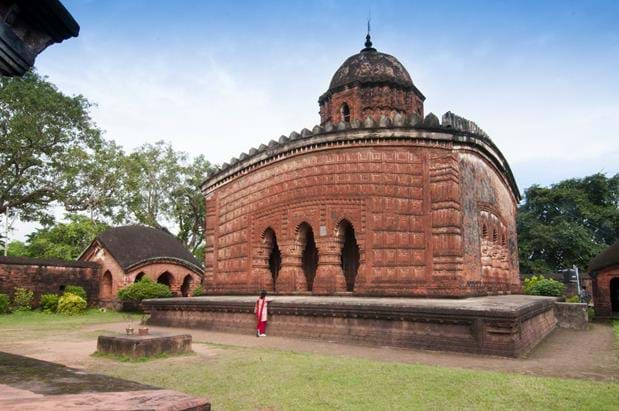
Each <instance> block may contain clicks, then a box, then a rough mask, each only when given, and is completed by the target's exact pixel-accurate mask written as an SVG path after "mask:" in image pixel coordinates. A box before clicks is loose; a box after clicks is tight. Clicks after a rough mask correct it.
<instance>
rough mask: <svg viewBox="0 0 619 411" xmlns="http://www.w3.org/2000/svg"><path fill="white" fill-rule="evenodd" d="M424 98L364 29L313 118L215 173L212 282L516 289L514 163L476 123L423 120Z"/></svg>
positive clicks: (215, 288)
mask: <svg viewBox="0 0 619 411" xmlns="http://www.w3.org/2000/svg"><path fill="white" fill-rule="evenodd" d="M424 100H425V97H424V95H423V94H422V93H421V92H420V91H419V89H418V88H417V87H416V86H415V85H414V83H413V81H412V79H411V76H410V75H409V73H408V71H407V70H406V68H405V67H404V66H403V65H402V64H401V63H400V62H399V61H398V60H397V59H396V58H395V57H393V56H391V55H388V54H385V53H381V52H378V51H377V50H376V49H375V48H373V47H372V43H371V41H370V39H369V36H368V38H367V41H366V47H365V48H364V49H363V50H361V52H359V53H357V54H355V55H353V56H352V57H350V58H348V59H347V60H346V61H345V62H344V63H343V64H342V65H341V67H340V68H339V69H338V70H337V71H336V72H335V74H334V76H333V79H332V80H331V84H330V86H329V89H328V90H327V91H326V92H325V93H324V94H323V95H322V96H320V98H319V105H320V117H321V122H320V125H319V126H315V127H314V128H313V129H312V130H308V129H303V130H302V131H300V132H299V133H297V132H293V133H292V134H290V136H288V137H286V136H282V137H281V138H279V140H278V141H274V140H272V141H271V142H270V143H268V144H267V145H261V146H260V147H259V148H258V149H254V148H252V149H251V150H249V152H248V153H247V154H246V153H243V154H241V155H240V157H239V158H238V159H237V158H234V159H232V160H231V161H230V163H229V164H224V165H223V166H222V167H221V168H220V169H218V170H217V171H216V172H214V173H212V174H210V175H209V176H208V178H207V179H206V181H205V182H204V184H203V186H202V189H203V192H204V195H205V196H206V210H207V218H206V256H205V277H204V286H205V289H206V290H207V291H208V293H209V294H255V293H257V292H259V291H260V290H261V289H263V288H264V289H267V290H269V291H271V292H277V293H280V294H299V293H300V294H303V293H311V294H337V293H346V292H348V293H353V294H354V295H359V296H370V295H371V296H423V297H465V296H479V295H491V294H507V293H511V292H515V291H518V290H519V289H520V280H519V276H518V252H517V239H516V224H515V216H516V205H517V202H518V201H519V199H520V195H519V192H518V188H517V186H516V183H515V181H514V178H513V175H512V173H511V171H510V168H509V165H508V164H507V161H506V160H505V158H504V157H503V155H502V154H501V152H500V151H499V149H498V148H497V147H496V146H495V145H494V143H493V142H492V141H491V140H490V138H489V137H488V136H487V135H486V134H485V133H484V132H483V131H482V130H481V129H480V128H479V127H477V125H476V124H475V123H473V122H471V121H469V120H466V119H464V118H462V117H459V116H456V115H454V114H452V113H450V112H447V113H446V114H444V115H443V116H442V119H441V121H439V119H438V118H437V117H436V116H435V115H434V114H432V113H430V114H428V115H427V116H425V118H424V117H423V115H424V108H423V104H424Z"/></svg>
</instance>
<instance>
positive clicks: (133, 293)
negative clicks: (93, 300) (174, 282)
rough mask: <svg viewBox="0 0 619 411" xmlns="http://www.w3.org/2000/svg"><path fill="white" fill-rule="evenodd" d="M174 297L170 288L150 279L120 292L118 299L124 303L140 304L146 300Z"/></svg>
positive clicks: (143, 279)
mask: <svg viewBox="0 0 619 411" xmlns="http://www.w3.org/2000/svg"><path fill="white" fill-rule="evenodd" d="M164 297H172V291H170V287H168V286H167V285H165V284H159V283H155V282H153V280H151V279H150V278H142V279H141V280H140V281H138V282H137V283H133V284H130V285H128V286H126V287H124V288H121V289H120V291H118V298H119V299H120V300H121V301H123V302H133V303H139V302H140V301H142V300H144V299H146V298H164Z"/></svg>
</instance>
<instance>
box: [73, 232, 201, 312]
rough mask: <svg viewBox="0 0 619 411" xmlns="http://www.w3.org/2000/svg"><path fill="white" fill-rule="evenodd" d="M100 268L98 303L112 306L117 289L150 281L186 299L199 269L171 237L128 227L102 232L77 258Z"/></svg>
mask: <svg viewBox="0 0 619 411" xmlns="http://www.w3.org/2000/svg"><path fill="white" fill-rule="evenodd" d="M78 260H79V261H86V262H93V263H97V264H98V265H99V266H100V273H101V276H100V280H99V281H100V284H99V302H100V304H102V305H115V304H116V303H117V302H118V299H117V294H118V290H120V289H121V288H122V287H124V286H126V285H129V284H131V283H134V282H136V281H139V280H140V279H142V278H143V277H147V278H150V279H151V280H153V281H156V282H158V283H161V284H165V285H167V286H169V287H170V289H171V290H172V293H173V294H174V295H176V296H183V297H187V296H190V295H191V294H192V291H193V290H194V289H195V288H196V287H197V286H199V285H200V284H201V282H202V276H203V273H204V272H203V270H202V267H201V266H200V263H199V262H198V260H196V258H195V257H194V256H193V255H192V254H191V253H190V252H189V251H188V250H187V249H186V248H185V246H184V245H183V244H182V243H181V242H180V241H179V240H178V239H177V238H176V237H175V236H174V235H172V234H170V233H168V232H166V231H163V230H159V229H156V228H151V227H146V226H141V225H129V226H122V227H115V228H110V229H108V230H105V231H104V232H103V233H101V234H99V235H98V236H97V238H95V239H94V240H93V242H92V243H91V244H90V245H89V246H88V248H87V249H86V250H85V251H84V252H83V253H82V255H81V256H80V257H79V258H78Z"/></svg>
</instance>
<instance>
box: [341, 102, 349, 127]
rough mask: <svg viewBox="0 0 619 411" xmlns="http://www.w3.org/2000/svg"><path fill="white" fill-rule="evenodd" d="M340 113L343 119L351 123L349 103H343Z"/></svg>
mask: <svg viewBox="0 0 619 411" xmlns="http://www.w3.org/2000/svg"><path fill="white" fill-rule="evenodd" d="M340 115H341V116H342V121H344V122H345V123H350V107H348V104H347V103H344V104H342V107H341V108H340Z"/></svg>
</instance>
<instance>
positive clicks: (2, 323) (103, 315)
mask: <svg viewBox="0 0 619 411" xmlns="http://www.w3.org/2000/svg"><path fill="white" fill-rule="evenodd" d="M127 315H129V316H131V318H132V319H133V321H134V322H136V321H139V320H140V315H139V314H126V313H120V312H117V311H113V310H107V311H105V312H101V311H99V310H98V309H95V308H91V309H88V310H86V312H85V313H83V314H80V315H63V314H50V313H44V312H41V311H38V310H35V311H18V312H14V313H12V314H3V315H0V328H2V329H12V328H15V329H20V330H31V329H32V330H36V329H58V330H60V329H73V328H79V327H83V326H85V325H91V324H101V323H110V322H118V321H123V320H124V319H125V318H126V317H127Z"/></svg>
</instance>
